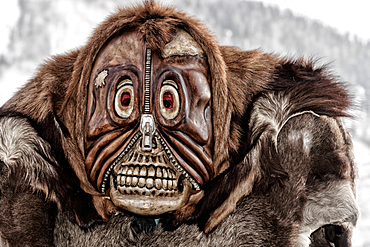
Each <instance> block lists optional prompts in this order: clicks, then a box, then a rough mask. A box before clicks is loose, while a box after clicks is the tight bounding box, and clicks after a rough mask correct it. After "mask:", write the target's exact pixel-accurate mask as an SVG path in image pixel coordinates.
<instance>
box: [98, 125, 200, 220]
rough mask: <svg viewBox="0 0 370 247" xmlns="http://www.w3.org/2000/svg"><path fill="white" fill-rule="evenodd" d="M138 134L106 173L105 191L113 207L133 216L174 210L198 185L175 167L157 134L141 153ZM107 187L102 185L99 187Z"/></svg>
mask: <svg viewBox="0 0 370 247" xmlns="http://www.w3.org/2000/svg"><path fill="white" fill-rule="evenodd" d="M139 133H140V132H138V133H137V134H136V135H135V136H134V137H133V139H132V140H131V141H130V143H129V144H128V146H127V147H129V146H131V147H130V149H129V150H127V148H126V149H125V151H123V152H122V154H121V155H119V156H118V157H117V159H116V160H115V161H114V162H113V163H112V165H111V166H110V168H109V169H108V171H106V174H105V176H104V177H108V178H109V189H107V191H106V192H107V193H109V195H110V197H111V200H112V202H113V203H114V205H115V206H117V207H120V208H122V209H125V210H127V211H129V212H132V213H135V214H140V215H160V214H163V213H166V212H170V211H175V210H177V209H179V208H180V207H182V206H184V205H185V204H186V203H187V201H188V199H189V196H190V193H191V191H192V190H197V188H198V189H199V185H198V184H197V182H196V181H195V180H194V179H193V178H191V176H190V175H189V174H188V173H187V172H186V171H185V170H184V169H182V168H181V167H180V166H179V165H178V162H177V160H176V159H175V158H174V156H173V155H172V153H171V151H170V150H169V149H168V146H167V144H166V143H165V142H164V140H163V139H162V138H161V137H160V136H159V134H158V133H157V132H156V133H155V134H154V135H153V139H152V150H151V151H150V152H148V151H143V149H142V146H143V145H142V142H143V140H144V138H143V137H142V135H141V134H139ZM126 150H127V151H126ZM104 181H107V179H104ZM104 181H103V182H104ZM107 185H108V183H107V184H106V183H102V188H104V189H105V188H106V186H107ZM104 192H105V190H104Z"/></svg>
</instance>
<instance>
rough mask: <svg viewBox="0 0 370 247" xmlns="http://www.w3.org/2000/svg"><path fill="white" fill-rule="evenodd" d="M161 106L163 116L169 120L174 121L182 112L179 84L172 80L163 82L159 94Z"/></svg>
mask: <svg viewBox="0 0 370 247" xmlns="http://www.w3.org/2000/svg"><path fill="white" fill-rule="evenodd" d="M159 106H160V110H161V114H162V116H163V117H164V118H165V119H167V120H172V119H174V118H176V117H177V115H179V112H180V96H179V92H178V86H177V84H176V83H175V82H174V81H172V80H166V81H164V82H163V84H162V87H161V91H160V94H159Z"/></svg>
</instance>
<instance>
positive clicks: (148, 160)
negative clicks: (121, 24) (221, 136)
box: [85, 30, 214, 215]
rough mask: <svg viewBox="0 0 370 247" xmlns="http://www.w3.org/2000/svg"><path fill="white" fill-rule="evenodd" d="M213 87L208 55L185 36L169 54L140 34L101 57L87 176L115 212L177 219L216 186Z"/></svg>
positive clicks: (92, 91)
mask: <svg viewBox="0 0 370 247" xmlns="http://www.w3.org/2000/svg"><path fill="white" fill-rule="evenodd" d="M210 80H211V78H210V73H209V69H208V64H207V61H206V58H205V56H204V51H203V50H202V49H201V48H200V46H199V45H198V44H197V43H196V42H195V41H194V39H193V38H192V37H191V36H190V35H189V34H188V33H187V32H185V31H183V30H178V32H177V34H176V35H175V36H174V38H173V39H172V41H170V42H169V43H167V44H166V45H165V47H163V54H158V53H157V52H155V51H152V50H151V49H150V48H148V47H147V46H146V43H145V41H143V39H142V36H141V34H140V32H138V31H135V30H133V31H127V32H124V33H121V34H119V35H117V36H115V37H113V38H112V39H111V40H110V41H109V42H108V43H107V44H106V45H105V46H104V47H103V48H102V49H101V50H100V52H99V54H98V56H97V57H96V59H95V63H94V67H93V70H92V73H91V76H90V83H89V89H88V94H89V95H88V108H87V119H86V126H85V132H86V133H85V136H86V138H85V140H86V141H85V150H86V151H85V152H86V154H85V155H86V170H87V173H88V175H89V179H90V181H91V182H92V184H93V185H95V186H96V188H97V189H98V190H100V191H101V192H102V193H106V194H108V195H109V196H110V197H111V200H112V201H113V203H114V204H115V206H117V207H120V208H123V209H125V210H128V211H130V212H133V213H136V214H141V215H159V214H162V213H165V212H169V211H174V210H176V209H178V208H180V207H182V206H183V205H185V204H186V203H187V201H188V199H189V196H190V195H191V194H193V193H196V192H197V191H199V190H200V187H201V186H202V185H203V184H205V183H207V182H208V181H209V180H210V179H212V177H213V176H214V170H213V164H212V155H213V154H212V153H213V135H212V133H213V132H212V120H211V119H212V118H211V114H212V113H211V105H210V104H211V88H210Z"/></svg>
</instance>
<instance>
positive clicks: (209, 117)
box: [0, 1, 358, 246]
mask: <svg viewBox="0 0 370 247" xmlns="http://www.w3.org/2000/svg"><path fill="white" fill-rule="evenodd" d="M349 106H350V101H349V96H348V93H347V90H346V89H345V87H344V86H343V85H342V84H341V83H340V82H338V81H336V80H334V79H333V78H332V77H330V76H329V75H328V73H327V71H326V69H325V68H315V66H314V65H313V64H312V62H311V61H305V60H303V59H302V60H298V61H290V60H287V59H284V58H280V57H278V56H275V55H271V54H264V53H262V52H260V51H241V50H239V49H238V48H234V47H222V46H219V45H218V44H217V42H216V41H215V39H214V37H213V35H212V34H211V33H210V32H209V31H208V30H207V29H206V28H205V27H204V26H203V24H201V23H200V22H199V21H198V20H196V19H194V18H192V17H189V16H187V15H185V14H184V13H182V12H179V11H177V10H176V9H174V8H171V7H164V6H161V5H160V4H157V3H155V2H153V1H148V2H144V3H143V4H141V5H137V6H133V7H128V8H122V9H120V10H119V11H118V12H117V13H115V14H113V15H112V16H111V17H109V18H108V19H107V20H106V21H105V22H104V23H102V24H101V25H100V26H99V27H98V28H97V29H96V30H95V32H94V34H93V35H92V37H91V38H90V40H89V41H88V42H87V44H86V45H85V46H83V47H82V48H80V49H78V50H75V51H73V52H70V53H67V54H65V55H60V56H56V57H54V58H53V59H52V60H50V61H49V62H47V63H46V64H44V65H43V66H42V67H41V68H40V70H39V71H38V74H37V75H36V76H35V77H34V78H33V79H32V80H30V82H28V83H27V84H26V85H25V86H24V87H23V88H22V89H20V90H19V91H18V92H17V93H16V94H15V95H14V97H13V98H11V99H10V100H9V101H8V102H7V103H6V104H5V105H4V106H3V107H2V108H1V112H0V114H1V115H0V160H1V163H0V164H1V169H2V173H1V174H2V176H1V180H0V181H1V186H2V187H1V188H2V189H1V193H2V194H1V199H0V208H1V209H2V210H1V211H2V213H0V237H1V241H2V242H3V243H4V245H5V244H6V245H9V246H13V245H17V244H19V243H20V242H21V243H22V244H21V245H27V244H29V245H56V246H64V245H81V244H83V245H86V246H105V245H112V244H111V243H112V241H114V243H115V244H116V245H119V246H125V245H144V246H177V245H179V244H183V245H186V246H194V245H196V246H208V245H210V246H239V245H241V244H244V245H246V246H297V245H298V246H309V245H310V237H311V240H312V243H311V246H325V244H326V245H327V246H332V245H333V244H334V245H335V246H347V245H349V244H350V238H351V232H352V228H353V226H354V225H355V224H356V220H357V217H358V209H357V206H356V202H355V186H356V184H355V182H356V179H357V170H356V169H357V168H356V165H355V163H354V161H353V155H352V144H351V138H350V136H349V134H348V132H347V131H346V130H345V129H344V127H343V125H342V123H341V120H340V117H347V116H349V114H348V109H349ZM45 198H46V200H45ZM30 205H33V207H30ZM338 205H341V206H340V207H338ZM33 208H38V210H36V209H33ZM11 215H13V216H11ZM14 215H16V216H14ZM35 224H38V225H39V228H38V229H37V230H36V229H34V227H32V226H33V225H35ZM107 232H109V233H107ZM18 236H22V237H21V238H20V239H19V237H18Z"/></svg>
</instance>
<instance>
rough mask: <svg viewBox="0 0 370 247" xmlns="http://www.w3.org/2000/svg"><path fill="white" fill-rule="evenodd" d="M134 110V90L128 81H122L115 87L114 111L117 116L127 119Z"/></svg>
mask: <svg viewBox="0 0 370 247" xmlns="http://www.w3.org/2000/svg"><path fill="white" fill-rule="evenodd" d="M133 108H134V88H133V85H132V81H131V80H130V79H124V80H122V81H120V82H119V84H118V86H117V91H116V95H115V98H114V109H115V111H116V113H117V115H118V116H120V117H122V118H128V117H129V116H130V115H131V112H132V109H133Z"/></svg>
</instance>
